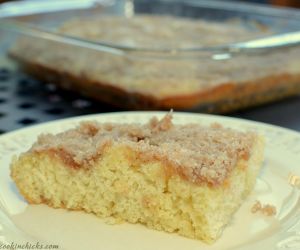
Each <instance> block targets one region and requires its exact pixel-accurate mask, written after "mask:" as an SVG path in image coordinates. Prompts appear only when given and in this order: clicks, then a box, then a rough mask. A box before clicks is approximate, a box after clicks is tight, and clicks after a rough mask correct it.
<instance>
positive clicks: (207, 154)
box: [31, 113, 256, 185]
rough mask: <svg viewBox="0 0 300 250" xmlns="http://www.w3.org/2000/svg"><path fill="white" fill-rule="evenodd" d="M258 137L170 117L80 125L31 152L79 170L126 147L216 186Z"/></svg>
mask: <svg viewBox="0 0 300 250" xmlns="http://www.w3.org/2000/svg"><path fill="white" fill-rule="evenodd" d="M255 138H256V135H255V134H254V133H252V132H240V131H236V130H232V129H229V128H224V127H222V125H221V124H212V125H211V126H203V125H200V124H186V125H174V124H173V123H172V114H171V113H169V114H167V115H166V116H165V117H164V118H162V119H161V120H158V119H157V118H156V117H154V118H152V119H151V120H150V121H149V122H148V123H147V124H144V125H141V124H114V123H103V124H100V123H98V122H82V123H81V124H80V125H79V126H78V127H77V128H74V129H71V130H68V131H66V132H63V133H59V134H57V135H52V134H44V135H41V136H39V138H38V141H37V142H36V143H35V144H34V145H33V147H32V148H31V151H35V152H42V151H49V152H53V153H55V154H56V155H58V156H60V157H62V158H63V159H64V160H65V162H66V163H68V164H70V165H72V166H73V167H75V168H89V166H90V165H91V162H94V160H95V159H97V158H99V157H101V155H102V153H103V150H104V149H105V147H106V146H109V145H124V146H127V147H129V148H131V149H132V150H134V151H135V152H137V153H138V154H139V156H140V158H141V159H143V160H144V161H151V160H155V159H159V160H162V161H164V162H166V163H167V165H168V166H170V167H171V168H172V171H173V172H176V173H177V174H179V175H180V176H182V177H183V178H185V179H187V180H189V181H192V182H194V183H201V182H207V183H209V184H212V185H217V184H221V183H223V182H224V181H225V179H226V177H227V176H228V174H229V173H230V171H231V170H232V169H233V168H234V167H235V165H236V164H237V161H238V160H240V159H245V160H247V159H248V158H249V155H250V153H251V147H252V144H253V142H254V139H255Z"/></svg>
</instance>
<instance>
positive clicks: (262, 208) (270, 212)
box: [251, 201, 277, 216]
mask: <svg viewBox="0 0 300 250" xmlns="http://www.w3.org/2000/svg"><path fill="white" fill-rule="evenodd" d="M251 212H252V213H254V214H255V213H257V212H261V213H262V214H263V215H266V216H274V215H276V213H277V211H276V207H275V206H273V205H270V204H265V205H262V204H261V202H260V201H255V203H254V205H253V206H252V208H251Z"/></svg>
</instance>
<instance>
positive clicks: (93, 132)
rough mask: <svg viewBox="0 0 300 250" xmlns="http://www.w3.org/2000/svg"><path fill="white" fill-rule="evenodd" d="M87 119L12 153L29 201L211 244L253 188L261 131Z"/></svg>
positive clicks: (259, 160) (14, 175)
mask: <svg viewBox="0 0 300 250" xmlns="http://www.w3.org/2000/svg"><path fill="white" fill-rule="evenodd" d="M171 119H172V117H171V115H170V114H169V115H167V116H165V117H164V118H163V119H161V120H158V119H156V118H153V119H151V120H150V121H149V122H148V123H147V124H144V125H140V124H112V123H104V124H100V123H97V122H84V123H82V124H80V125H79V126H78V127H77V128H74V129H71V130H68V131H66V132H63V133H60V134H57V135H51V134H45V135H41V136H40V137H39V138H38V140H37V142H36V143H35V144H34V145H33V146H32V148H31V149H30V150H29V151H28V152H26V153H23V154H21V155H20V156H19V157H17V158H15V159H13V162H12V164H11V177H12V178H13V180H14V181H15V183H16V185H17V187H18V189H19V191H20V193H21V194H22V195H23V196H24V197H25V199H26V200H27V201H28V202H29V203H30V204H40V203H45V204H47V205H49V206H51V207H54V208H66V209H70V210H84V211H86V212H88V213H94V214H95V215H97V216H99V217H102V218H107V219H108V221H110V222H113V223H118V222H121V221H128V222H130V223H141V224H144V225H146V226H147V227H149V228H153V229H157V230H163V231H166V232H176V233H178V234H180V235H183V236H186V237H189V238H195V239H200V240H203V241H204V242H206V243H212V242H214V241H215V240H216V239H218V238H219V237H220V235H221V233H222V231H223V229H224V227H225V226H226V225H227V224H228V223H229V221H230V220H231V217H232V215H233V214H234V213H235V211H237V209H238V208H239V206H240V205H241V203H242V202H243V201H244V200H245V198H246V197H247V195H248V194H249V193H250V192H251V190H252V189H253V187H254V184H255V180H256V176H257V174H258V172H259V169H260V166H261V163H262V160H263V151H264V142H263V139H262V137H261V136H258V135H257V134H255V133H253V132H239V131H236V130H233V129H229V128H224V127H222V126H221V125H219V124H212V125H210V126H203V125H199V124H186V125H175V124H173V123H172V121H171Z"/></svg>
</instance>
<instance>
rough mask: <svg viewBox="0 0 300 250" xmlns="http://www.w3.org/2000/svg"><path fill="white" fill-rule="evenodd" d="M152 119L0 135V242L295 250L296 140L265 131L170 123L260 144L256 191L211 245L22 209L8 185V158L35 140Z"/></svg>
mask: <svg viewBox="0 0 300 250" xmlns="http://www.w3.org/2000/svg"><path fill="white" fill-rule="evenodd" d="M153 115H157V116H158V117H161V116H163V115H164V113H161V112H123V113H111V114H101V115H92V116H84V117H77V118H71V119H65V120H60V121H55V122H49V123H45V124H41V125H37V126H33V127H29V128H26V129H22V130H18V131H15V132H12V133H8V134H5V135H3V136H0V208H1V210H0V229H1V230H0V242H1V240H2V242H6V244H12V242H14V243H15V244H16V243H19V244H26V243H27V242H28V244H29V243H30V244H40V245H41V244H44V245H46V244H51V245H58V246H59V249H68V250H77V249H78V250H98V249H105V250H106V249H109V250H117V249H127V250H135V249H136V250H141V249H143V250H144V249H145V250H150V249H151V250H154V249H156V250H159V249H161V250H168V249H170V250H176V249H180V250H182V249H204V250H205V249H207V250H212V249H218V250H221V249H265V250H267V249H280V250H282V249H290V250H291V249H292V250H296V249H300V202H299V197H300V195H299V192H300V191H299V188H296V187H292V186H291V185H290V184H289V182H288V176H289V174H290V173H292V174H295V175H298V176H300V134H299V133H297V132H294V131H291V130H287V129H283V128H279V127H275V126H271V125H267V124H262V123H257V122H251V121H245V120H241V119H234V118H227V117H221V116H212V115H199V114H188V113H175V115H174V122H175V123H181V124H182V123H187V122H196V123H202V124H208V123H211V122H219V123H221V124H223V125H224V126H229V127H233V128H238V129H242V130H244V129H246V130H256V131H258V132H259V133H262V134H264V135H265V137H266V153H265V162H264V166H263V169H262V171H261V174H260V176H259V178H258V180H257V184H256V186H255V190H254V192H253V193H252V194H251V195H250V197H248V199H247V200H246V201H245V203H244V204H243V205H242V207H241V208H240V209H239V211H238V212H237V213H236V214H235V216H234V218H233V220H232V222H231V223H230V225H228V227H227V228H226V229H225V231H224V233H223V235H222V237H221V238H220V239H219V240H218V241H217V242H216V243H215V244H214V245H212V246H208V245H205V244H203V243H202V242H200V241H197V240H191V239H186V238H184V237H181V236H178V235H176V234H168V233H165V232H158V231H154V230H150V229H147V228H146V227H144V226H141V225H131V224H127V223H124V224H121V225H114V226H111V225H107V224H105V223H104V222H103V221H102V220H101V219H99V218H97V217H96V216H94V215H91V214H85V213H83V212H75V211H74V212H70V211H65V210H62V209H52V208H49V207H47V206H44V205H28V204H27V203H26V202H25V201H24V200H23V198H22V197H21V196H20V195H19V194H18V192H17V190H16V187H15V186H14V183H13V182H12V180H11V179H10V176H9V164H10V161H11V158H12V156H13V155H16V154H19V153H21V152H23V151H26V150H27V149H28V148H29V147H30V146H31V144H32V143H33V142H34V141H35V139H36V137H37V136H38V135H39V134H40V133H45V132H51V133H56V132H60V131H62V130H65V129H68V128H70V127H73V126H74V125H76V124H78V122H80V121H82V120H98V121H100V122H107V121H109V122H140V123H144V122H146V121H147V120H148V119H149V118H150V117H152V116H153ZM255 200H259V201H261V202H262V203H264V204H266V203H268V204H272V205H274V206H276V208H277V214H276V216H272V217H267V216H264V215H262V214H253V213H251V211H250V210H251V207H252V206H253V204H254V202H255Z"/></svg>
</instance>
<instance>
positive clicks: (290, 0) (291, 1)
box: [0, 0, 300, 8]
mask: <svg viewBox="0 0 300 250" xmlns="http://www.w3.org/2000/svg"><path fill="white" fill-rule="evenodd" d="M37 1H44V0H37ZM70 1H72V0H70ZM149 1H150V0H149ZM224 1H227V0H224ZM230 1H241V2H253V3H263V4H272V5H278V6H287V7H298V8H299V7H300V1H299V0H230ZM1 2H2V3H3V2H9V1H7V0H0V3H1Z"/></svg>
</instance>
